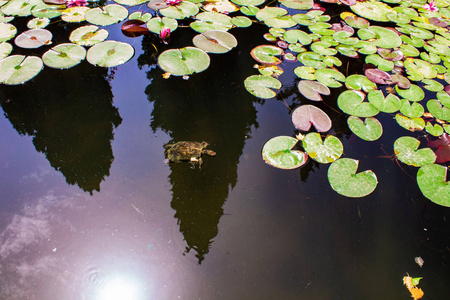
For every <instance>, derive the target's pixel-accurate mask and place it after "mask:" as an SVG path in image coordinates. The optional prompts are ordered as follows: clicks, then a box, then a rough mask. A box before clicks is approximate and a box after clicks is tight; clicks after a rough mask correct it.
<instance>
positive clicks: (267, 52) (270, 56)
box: [250, 45, 284, 65]
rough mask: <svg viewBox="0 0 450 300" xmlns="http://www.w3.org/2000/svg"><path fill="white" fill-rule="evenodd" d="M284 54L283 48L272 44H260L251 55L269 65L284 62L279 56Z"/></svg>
mask: <svg viewBox="0 0 450 300" xmlns="http://www.w3.org/2000/svg"><path fill="white" fill-rule="evenodd" d="M283 54H284V51H283V49H281V48H279V47H276V46H272V45H260V46H257V47H255V48H253V50H252V51H251V52H250V55H251V56H252V57H253V58H254V59H255V60H256V61H258V62H259V63H262V64H267V65H278V64H280V63H281V62H282V60H281V59H280V58H278V57H277V56H282V55H283Z"/></svg>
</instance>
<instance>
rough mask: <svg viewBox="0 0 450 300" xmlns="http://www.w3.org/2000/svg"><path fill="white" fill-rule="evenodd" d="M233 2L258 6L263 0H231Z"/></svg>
mask: <svg viewBox="0 0 450 300" xmlns="http://www.w3.org/2000/svg"><path fill="white" fill-rule="evenodd" d="M231 2H233V3H234V4H237V5H241V6H244V5H245V6H258V5H261V4H263V3H264V0H231Z"/></svg>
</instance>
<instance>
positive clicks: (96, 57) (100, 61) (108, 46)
mask: <svg viewBox="0 0 450 300" xmlns="http://www.w3.org/2000/svg"><path fill="white" fill-rule="evenodd" d="M133 55H134V48H133V46H131V45H130V44H127V43H123V42H117V41H104V42H101V43H98V44H95V45H94V46H92V47H91V48H89V50H88V52H87V56H86V60H87V61H88V62H90V63H91V64H93V65H94V66H101V67H115V66H118V65H121V64H124V63H126V62H127V61H128V60H130V59H131V58H132V57H133ZM161 55H162V53H161Z"/></svg>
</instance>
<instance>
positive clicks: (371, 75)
mask: <svg viewBox="0 0 450 300" xmlns="http://www.w3.org/2000/svg"><path fill="white" fill-rule="evenodd" d="M364 75H366V77H367V78H368V79H369V80H370V81H372V82H374V83H377V84H387V82H386V81H391V80H392V77H391V75H390V74H389V73H387V72H384V71H381V70H379V69H376V68H369V69H366V70H365V71H364Z"/></svg>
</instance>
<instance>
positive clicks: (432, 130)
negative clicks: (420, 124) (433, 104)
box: [425, 122, 444, 136]
mask: <svg viewBox="0 0 450 300" xmlns="http://www.w3.org/2000/svg"><path fill="white" fill-rule="evenodd" d="M425 130H426V131H427V132H428V133H429V134H431V135H434V136H441V135H442V134H443V133H444V129H443V128H442V126H441V125H439V124H434V125H433V124H431V123H430V122H427V125H426V126H425Z"/></svg>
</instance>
